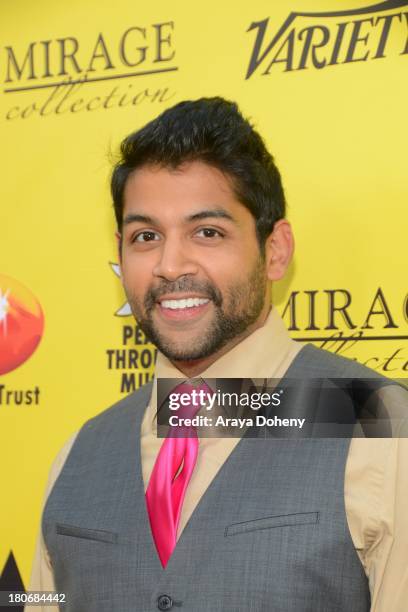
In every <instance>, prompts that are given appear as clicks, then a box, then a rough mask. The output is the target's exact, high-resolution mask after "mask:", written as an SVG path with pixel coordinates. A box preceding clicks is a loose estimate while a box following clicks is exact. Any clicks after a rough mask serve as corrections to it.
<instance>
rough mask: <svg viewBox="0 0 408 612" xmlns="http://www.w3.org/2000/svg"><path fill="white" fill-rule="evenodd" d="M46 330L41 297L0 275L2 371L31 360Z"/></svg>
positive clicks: (0, 355) (1, 372)
mask: <svg viewBox="0 0 408 612" xmlns="http://www.w3.org/2000/svg"><path fill="white" fill-rule="evenodd" d="M43 331H44V314H43V311H42V309H41V306H40V304H39V302H38V300H37V299H36V298H35V297H34V295H33V294H32V293H31V291H29V290H28V289H27V288H26V287H24V285H22V284H21V283H19V282H18V281H16V280H14V279H13V278H10V277H9V276H4V275H3V274H0V374H6V372H11V370H15V369H16V368H18V367H19V366H20V365H21V364H22V363H24V362H25V361H27V359H28V358H29V357H31V355H32V354H33V353H34V351H35V349H36V348H37V346H38V343H39V342H40V340H41V337H42V334H43Z"/></svg>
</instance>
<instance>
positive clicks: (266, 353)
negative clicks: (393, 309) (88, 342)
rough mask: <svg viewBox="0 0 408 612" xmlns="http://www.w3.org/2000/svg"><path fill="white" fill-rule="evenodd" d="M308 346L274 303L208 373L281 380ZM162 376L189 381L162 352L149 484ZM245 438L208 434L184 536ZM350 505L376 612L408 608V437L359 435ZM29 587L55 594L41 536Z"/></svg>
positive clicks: (147, 464) (148, 438) (347, 489)
mask: <svg viewBox="0 0 408 612" xmlns="http://www.w3.org/2000/svg"><path fill="white" fill-rule="evenodd" d="M301 348H302V345H301V344H300V343H297V342H295V341H294V340H292V339H291V338H290V336H289V334H288V332H287V331H286V328H285V326H284V324H283V321H282V319H281V318H280V317H279V315H278V313H277V311H276V309H275V308H272V309H271V311H270V313H269V316H268V318H267V320H266V322H265V324H264V326H263V327H261V328H259V329H257V330H256V331H255V332H253V333H252V334H251V335H250V336H248V337H247V338H245V339H244V340H242V341H241V342H240V343H239V344H237V345H236V346H235V347H233V348H232V350H230V351H229V352H228V353H226V354H225V355H223V356H222V357H220V358H219V359H218V360H217V361H216V362H214V363H213V364H212V365H211V366H210V367H209V368H207V370H205V372H202V373H201V374H200V377H202V378H204V379H205V378H254V379H257V378H259V379H262V378H281V377H282V376H283V375H284V374H285V372H286V370H287V369H288V367H289V365H290V364H291V362H292V360H293V359H294V357H295V356H296V354H297V353H298V352H299V351H300V349H301ZM158 378H182V379H185V376H184V375H183V374H182V373H181V372H180V371H179V370H177V369H176V368H175V367H174V366H173V365H172V364H171V363H170V361H169V360H168V359H166V357H164V355H162V354H161V353H160V352H159V353H158V356H157V363H156V373H155V379H154V384H153V391H152V396H151V399H150V402H149V405H148V407H147V409H146V412H145V415H144V418H143V422H142V429H141V457H142V471H143V480H144V484H145V489H146V487H147V484H148V482H149V478H150V474H151V472H152V469H153V465H154V462H155V460H156V456H157V453H158V451H159V448H160V446H161V444H162V442H163V440H162V439H160V438H157V435H156V434H157V430H156V400H157V382H156V381H157V379H158ZM76 435H77V433H75V434H74V435H73V436H72V437H71V438H70V439H69V440H68V442H67V443H66V444H65V446H64V447H63V448H62V449H61V451H60V452H59V454H58V455H57V457H56V459H55V461H54V463H53V465H52V467H51V471H50V475H49V480H48V484H47V489H46V493H45V499H47V496H48V494H49V492H50V491H51V489H52V487H53V485H54V482H55V480H56V479H57V477H58V475H59V473H60V471H61V469H62V467H63V465H64V462H65V460H66V458H67V456H68V454H69V452H70V450H71V447H72V445H73V443H74V441H75V438H76ZM238 442H239V438H215V437H214V438H201V439H200V444H199V452H198V458H197V463H196V466H195V469H194V472H193V475H192V477H191V480H190V483H189V486H188V488H187V492H186V495H185V498H184V502H183V507H182V512H181V517H180V523H179V527H178V533H177V538H179V537H180V534H181V532H182V531H183V529H184V527H185V525H186V523H187V521H188V519H189V518H190V516H191V514H192V513H193V511H194V509H195V507H196V506H197V504H198V503H199V502H200V499H201V497H202V495H203V493H204V492H205V490H206V489H207V487H208V486H209V484H210V483H211V481H212V480H213V478H214V477H215V475H216V474H217V472H218V470H219V469H220V467H221V466H222V465H223V463H224V462H225V460H226V459H227V457H228V456H229V454H230V453H231V451H232V450H233V448H234V447H235V445H236V444H237V443H238ZM344 502H345V509H346V515H347V521H348V524H349V529H350V533H351V537H352V540H353V543H354V545H355V548H356V551H357V554H358V556H359V558H360V559H361V562H362V564H363V567H364V570H365V572H366V575H367V577H368V580H369V586H370V592H371V600H372V601H371V612H407V610H408V524H407V521H408V439H406V438H401V439H385V438H381V439H380V438H370V439H366V438H355V439H352V441H351V444H350V449H349V454H348V459H347V463H346V471H345V485H344ZM29 590H31V591H34V590H39V591H55V586H54V580H53V574H52V565H51V562H50V558H49V555H48V552H47V549H46V546H45V543H44V540H43V537H42V534H41V529H40V534H39V536H38V540H37V545H36V552H35V558H34V564H33V570H32V575H31V581H30V587H29ZM53 610H55V611H56V610H57V608H56V607H54V606H53V607H46V608H44V609H43V608H42V607H39V606H36V607H31V606H26V607H25V611H26V612H28V611H30V612H51V611H53Z"/></svg>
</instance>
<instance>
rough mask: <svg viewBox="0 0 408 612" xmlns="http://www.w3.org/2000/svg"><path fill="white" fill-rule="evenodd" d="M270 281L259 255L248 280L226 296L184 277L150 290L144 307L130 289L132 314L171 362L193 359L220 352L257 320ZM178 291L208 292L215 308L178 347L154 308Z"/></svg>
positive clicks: (128, 295)
mask: <svg viewBox="0 0 408 612" xmlns="http://www.w3.org/2000/svg"><path fill="white" fill-rule="evenodd" d="M266 283H267V280H266V273H265V262H264V260H263V259H262V258H261V257H259V259H258V260H257V261H256V263H255V265H254V267H253V269H252V271H251V272H250V274H249V275H248V277H247V279H246V280H245V281H243V282H240V283H236V284H235V285H233V286H232V287H230V288H229V290H228V291H227V292H226V295H225V296H222V295H221V293H220V291H219V290H218V288H216V287H215V286H214V285H212V284H210V283H198V282H197V281H195V280H193V279H191V278H190V277H188V276H185V277H181V278H180V279H179V280H178V281H177V282H176V283H168V282H166V283H165V284H162V285H160V287H158V288H157V289H155V290H150V291H148V293H147V294H146V296H145V299H144V308H141V306H140V301H138V300H136V299H135V298H134V297H133V296H132V295H130V293H129V292H126V293H127V297H128V301H129V305H130V307H131V310H132V313H133V315H134V317H135V319H136V320H137V322H138V325H139V327H140V328H141V329H142V331H143V332H144V334H145V335H146V337H147V339H148V340H150V342H152V343H153V344H154V345H155V346H156V347H157V348H158V350H159V351H161V352H162V353H163V355H165V356H166V357H167V358H168V359H169V360H170V361H193V360H197V359H204V358H206V357H209V356H210V355H213V354H214V353H216V352H218V351H219V350H220V349H222V348H223V347H224V346H225V345H226V344H227V343H228V342H229V341H231V340H233V339H234V338H237V337H238V336H240V335H241V334H244V333H245V331H246V330H247V328H248V327H249V326H250V325H252V324H253V323H255V321H256V320H257V319H258V317H259V316H260V314H261V312H262V309H263V307H264V304H265V290H266ZM177 292H180V293H181V292H197V293H199V294H200V295H205V296H207V297H209V298H210V299H211V300H212V303H213V306H214V311H215V312H214V317H213V318H212V320H211V321H210V322H209V323H208V325H207V327H206V328H205V329H202V330H201V331H200V332H199V334H197V336H196V337H195V338H192V339H190V340H189V341H188V342H186V343H185V345H183V346H177V344H176V343H175V341H174V340H171V339H170V338H166V335H165V334H163V333H161V332H160V331H159V329H158V326H157V325H156V324H155V323H154V321H153V317H152V312H153V309H154V308H155V307H157V303H156V301H157V298H158V297H160V296H161V295H164V294H166V293H173V294H176V293H177ZM224 304H225V306H224V307H223V305H224Z"/></svg>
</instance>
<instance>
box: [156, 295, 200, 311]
mask: <svg viewBox="0 0 408 612" xmlns="http://www.w3.org/2000/svg"><path fill="white" fill-rule="evenodd" d="M209 301H210V300H208V299H204V298H188V299H187V300H163V301H162V302H161V305H162V307H163V308H170V309H171V310H180V309H183V308H193V307H194V306H201V305H202V304H207V302H209Z"/></svg>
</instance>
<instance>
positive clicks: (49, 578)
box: [24, 432, 78, 612]
mask: <svg viewBox="0 0 408 612" xmlns="http://www.w3.org/2000/svg"><path fill="white" fill-rule="evenodd" d="M77 435H78V432H77V433H75V434H74V435H72V436H71V437H70V438H69V440H68V441H67V442H66V443H65V444H64V446H63V447H62V449H61V450H60V451H59V453H58V455H57V456H56V458H55V460H54V462H53V464H52V466H51V469H50V473H49V476H48V482H47V486H46V490H45V495H44V503H43V507H44V506H45V503H46V501H47V499H48V496H49V494H50V492H51V490H52V488H53V486H54V484H55V481H56V480H57V478H58V476H59V474H60V472H61V470H62V468H63V466H64V463H65V461H66V459H67V457H68V455H69V453H70V450H71V448H72V445H73V444H74V442H75V439H76V437H77ZM28 590H29V591H55V584H54V575H53V571H52V564H51V560H50V557H49V554H48V551H47V548H46V546H45V542H44V538H43V535H42V529H41V526H40V528H39V533H38V536H37V542H36V546H35V553H34V561H33V567H32V570H31V578H30V584H29V588H28ZM58 611H59V607H58V606H38V605H36V606H30V605H26V606H25V607H24V612H58Z"/></svg>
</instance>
